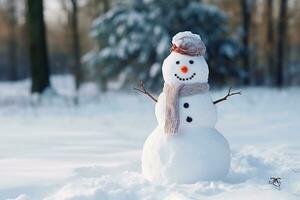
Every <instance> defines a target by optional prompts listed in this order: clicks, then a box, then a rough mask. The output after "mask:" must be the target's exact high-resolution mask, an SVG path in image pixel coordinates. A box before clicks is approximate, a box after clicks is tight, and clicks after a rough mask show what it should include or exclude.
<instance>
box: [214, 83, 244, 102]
mask: <svg viewBox="0 0 300 200" xmlns="http://www.w3.org/2000/svg"><path fill="white" fill-rule="evenodd" d="M231 89H232V87H230V88H229V90H228V93H227V94H226V96H224V97H223V98H221V99H218V100H216V101H214V104H217V103H220V102H222V101H225V100H227V98H228V97H230V96H233V95H237V94H240V95H241V94H242V93H241V92H240V91H239V92H231Z"/></svg>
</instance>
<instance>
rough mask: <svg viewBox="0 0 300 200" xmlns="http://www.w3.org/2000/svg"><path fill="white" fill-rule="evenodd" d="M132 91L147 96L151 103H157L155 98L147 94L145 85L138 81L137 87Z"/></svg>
mask: <svg viewBox="0 0 300 200" xmlns="http://www.w3.org/2000/svg"><path fill="white" fill-rule="evenodd" d="M134 90H137V91H139V92H141V93H143V94H145V95H147V96H148V97H150V98H151V99H152V100H153V101H155V102H157V98H156V97H154V96H153V95H152V94H151V93H150V92H148V91H147V90H146V89H145V85H144V83H143V82H142V81H140V83H139V86H138V87H135V88H134Z"/></svg>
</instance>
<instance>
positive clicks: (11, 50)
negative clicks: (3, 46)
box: [7, 0, 18, 81]
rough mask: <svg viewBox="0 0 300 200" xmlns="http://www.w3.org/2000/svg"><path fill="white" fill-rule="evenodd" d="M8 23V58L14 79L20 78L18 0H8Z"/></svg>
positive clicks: (10, 74) (11, 77)
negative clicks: (18, 67) (17, 29)
mask: <svg viewBox="0 0 300 200" xmlns="http://www.w3.org/2000/svg"><path fill="white" fill-rule="evenodd" d="M7 4H8V24H9V40H8V59H9V65H10V66H9V67H10V70H9V71H10V73H9V79H10V80H12V81H15V80H17V78H18V69H17V65H18V63H17V42H16V41H17V31H16V27H17V19H16V1H15V0H8V1H7Z"/></svg>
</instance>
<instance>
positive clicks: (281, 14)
mask: <svg viewBox="0 0 300 200" xmlns="http://www.w3.org/2000/svg"><path fill="white" fill-rule="evenodd" d="M299 11H300V1H298V0H172V1H171V0H44V1H42V0H0V81H17V80H20V79H25V78H30V79H31V80H32V87H31V92H33V93H35V92H37V93H42V92H44V91H45V89H46V88H48V87H49V86H51V83H50V81H49V80H50V76H51V75H55V74H72V75H73V76H74V80H75V81H74V83H75V88H76V89H78V88H80V84H81V83H83V82H85V81H95V82H97V83H98V85H99V89H100V90H101V91H107V90H108V89H110V88H112V87H117V88H129V87H130V88H131V87H132V86H133V85H136V83H137V81H138V80H142V81H144V82H145V84H146V86H147V87H148V88H151V89H152V90H158V89H160V88H161V87H162V82H163V80H162V76H161V64H162V61H163V59H164V58H165V57H166V56H167V55H168V53H169V48H170V46H171V38H172V36H173V35H174V34H176V33H177V32H179V31H185V30H190V31H192V32H194V33H197V34H200V36H201V37H202V39H203V40H204V42H205V44H206V46H207V55H206V59H207V61H208V63H209V66H210V82H211V83H212V85H213V86H214V87H220V86H224V85H238V86H270V87H285V86H293V85H299V84H300V55H299V54H300V37H299V32H300V12H299Z"/></svg>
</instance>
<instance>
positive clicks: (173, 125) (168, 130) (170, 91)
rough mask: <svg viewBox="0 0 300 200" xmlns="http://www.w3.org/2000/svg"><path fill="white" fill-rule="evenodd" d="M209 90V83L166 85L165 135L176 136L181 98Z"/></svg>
mask: <svg viewBox="0 0 300 200" xmlns="http://www.w3.org/2000/svg"><path fill="white" fill-rule="evenodd" d="M208 90H209V84H208V83H191V84H180V85H168V84H166V83H165V85H164V89H163V92H164V93H165V94H166V113H165V127H164V130H165V134H167V135H175V134H176V133H177V131H178V127H179V122H180V119H179V117H180V116H179V105H178V104H179V97H186V96H192V95H196V94H201V93H205V92H207V91H208Z"/></svg>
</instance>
